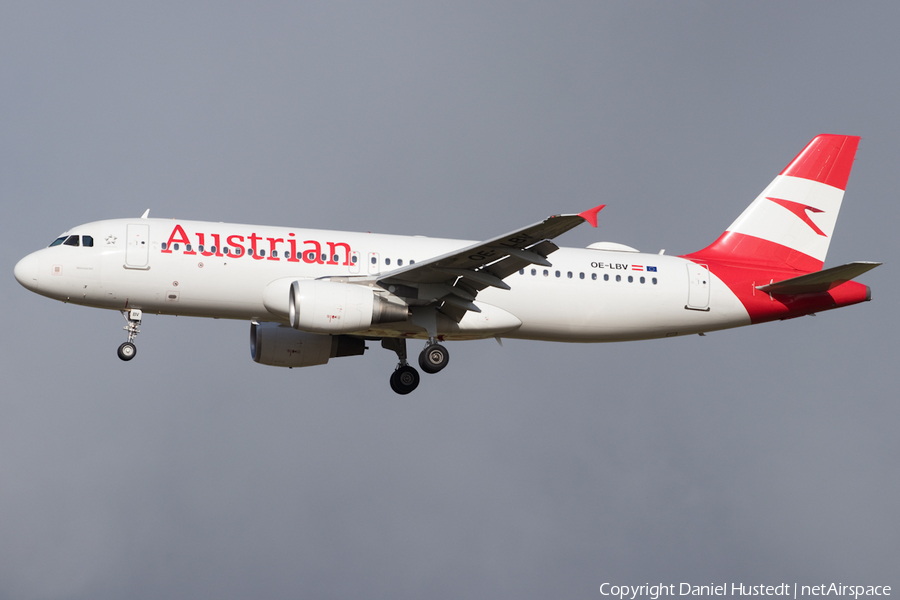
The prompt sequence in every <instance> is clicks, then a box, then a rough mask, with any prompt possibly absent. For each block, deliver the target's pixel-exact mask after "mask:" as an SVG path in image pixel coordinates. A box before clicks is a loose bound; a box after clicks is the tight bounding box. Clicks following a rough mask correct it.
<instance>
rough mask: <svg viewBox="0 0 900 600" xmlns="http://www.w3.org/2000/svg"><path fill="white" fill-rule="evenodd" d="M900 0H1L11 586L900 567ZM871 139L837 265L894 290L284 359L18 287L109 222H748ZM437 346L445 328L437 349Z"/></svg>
mask: <svg viewBox="0 0 900 600" xmlns="http://www.w3.org/2000/svg"><path fill="white" fill-rule="evenodd" d="M898 24H900V4H897V3H896V2H892V3H887V2H867V3H852V4H850V3H848V4H835V3H827V2H821V3H815V4H809V3H781V2H753V3H711V2H679V3H652V4H651V3H643V2H627V3H626V2H620V3H603V2H546V3H526V2H508V3H502V2H463V1H459V0H456V1H454V2H446V3H420V2H409V3H402V2H400V3H397V2H372V3H354V2H342V3H336V2H322V3H291V4H288V3H256V2H254V3H228V4H226V3H197V2H173V3H168V4H166V3H161V2H155V3H145V4H137V5H136V4H134V3H124V4H123V3H98V2H79V3H76V2H66V3H34V2H5V3H2V4H0V207H2V218H0V231H2V236H0V244H2V261H0V272H2V273H3V274H4V275H3V277H0V298H2V300H0V301H2V306H3V309H4V313H5V317H6V318H5V319H4V326H3V334H2V336H3V338H2V339H3V344H0V378H2V381H3V392H2V394H0V600H6V599H7V598H8V599H12V598H16V599H20V598H24V599H32V598H35V599H37V598H41V599H44V598H47V599H55V598H67V599H68V598H73V599H80V598H84V599H88V598H90V599H92V600H97V599H107V598H109V599H113V598H124V597H128V598H162V597H171V598H219V599H228V598H248V597H254V598H300V597H303V598H366V599H369V598H392V599H398V598H417V599H418V598H434V599H440V598H515V599H526V598H534V599H547V598H599V597H600V595H599V586H600V584H601V583H603V582H612V583H617V584H633V585H638V584H643V583H645V582H648V581H649V582H662V583H676V584H677V583H679V582H693V583H696V584H700V583H709V582H710V581H717V582H744V583H747V584H749V583H754V584H758V583H772V584H777V583H780V582H791V583H793V582H798V583H800V584H819V583H830V582H832V581H834V582H843V583H845V584H848V583H852V584H867V585H876V584H878V585H893V586H895V590H897V589H900V577H898V572H900V569H898V565H900V518H898V512H897V502H898V500H897V499H898V497H900V460H898V459H900V442H898V439H900V438H898V434H897V431H898V427H900V401H898V399H897V396H898V393H897V387H898V383H900V370H898V366H897V359H898V334H900V331H898V329H900V327H898V324H897V320H898V316H897V309H896V306H897V298H898V297H900V285H898V274H897V250H898V244H897V232H896V224H897V222H898V217H900V208H898V207H900V202H898V189H900V168H898V161H900V118H898V110H900V62H898V56H900V36H898V35H897V26H898ZM819 133H838V134H852V135H861V136H862V141H861V143H860V146H859V152H858V153H857V159H856V162H855V165H854V169H853V173H852V174H851V177H850V181H849V184H848V187H847V193H846V196H845V198H844V205H843V209H842V211H841V218H840V219H839V221H838V224H837V228H836V231H835V238H834V241H833V243H832V244H831V249H830V253H829V256H828V259H827V261H826V266H837V265H840V264H844V263H846V262H850V261H853V260H874V261H884V262H885V265H884V266H882V267H879V268H878V269H876V270H874V271H872V272H870V273H867V274H865V275H864V276H862V277H861V278H860V280H861V281H862V282H863V283H865V284H867V285H870V286H871V287H872V289H873V297H874V300H873V302H870V303H865V304H862V305H858V306H853V307H849V308H844V309H841V310H838V311H833V312H825V313H820V314H819V315H818V316H817V317H815V318H811V317H805V318H801V319H795V320H792V321H787V322H779V323H772V324H765V325H759V326H755V327H751V328H744V329H737V330H731V331H726V332H719V333H713V334H709V335H708V336H706V337H699V336H694V337H688V338H681V339H672V340H658V341H646V342H633V343H624V344H614V345H574V344H573V345H564V344H550V343H541V342H524V341H507V342H505V343H504V344H503V346H502V347H501V346H499V345H498V344H497V343H496V342H495V341H493V340H491V341H483V342H466V343H462V342H457V343H451V344H449V348H450V352H451V355H452V361H451V364H450V366H449V367H448V368H447V369H446V370H445V371H443V372H441V373H440V374H438V375H434V376H423V381H422V384H421V385H420V387H419V389H417V390H416V392H415V393H413V394H411V395H409V396H405V397H401V396H397V395H395V394H394V393H393V392H392V391H391V390H390V387H389V385H388V377H389V375H390V373H391V371H392V369H393V366H394V364H395V362H396V357H395V356H394V354H393V353H391V352H388V351H385V350H382V349H381V348H378V347H377V344H370V346H372V348H371V350H370V351H369V352H367V353H366V355H365V356H364V357H352V358H344V359H340V360H334V361H332V362H331V363H330V364H329V365H327V366H324V367H313V368H309V369H302V370H298V369H294V370H286V369H278V368H274V367H265V366H261V365H257V364H255V363H254V362H252V360H251V359H250V355H249V344H248V337H249V336H248V330H249V325H248V324H247V323H245V322H229V321H220V320H205V319H190V318H175V317H159V316H156V317H154V316H149V317H148V318H145V319H144V322H143V326H142V328H141V329H142V332H141V334H140V336H139V337H138V340H137V343H138V348H139V353H138V356H137V358H136V359H135V360H134V361H132V362H130V363H122V362H121V361H119V359H118V358H116V352H115V351H116V347H117V346H118V344H119V343H121V342H122V341H124V339H125V333H124V332H123V331H122V329H121V328H122V325H123V324H124V322H123V320H122V317H121V316H120V315H119V314H118V313H116V312H112V311H99V310H95V309H88V308H83V307H78V306H71V305H65V304H62V303H59V302H55V301H52V300H49V299H46V298H43V297H40V296H37V295H35V294H32V293H30V292H28V291H27V290H25V289H24V288H22V287H21V286H19V285H18V283H17V282H16V281H15V279H14V278H13V273H12V271H13V266H14V265H15V263H16V261H17V260H18V259H19V258H21V257H22V256H24V255H25V254H27V253H29V252H32V251H34V250H37V249H39V248H41V247H43V246H46V245H47V244H48V243H49V242H50V241H52V240H53V239H54V238H55V237H56V236H57V235H58V234H59V233H61V232H63V231H65V230H67V229H68V228H70V227H72V226H74V225H77V224H80V223H85V222H89V221H94V220H99V219H107V218H118V217H129V216H138V215H140V214H141V213H142V212H143V211H144V210H145V209H147V208H149V209H150V211H151V216H155V217H178V218H186V219H187V218H190V219H202V220H211V221H231V222H241V223H258V224H279V225H290V226H294V227H312V228H326V229H345V230H354V231H377V232H385V233H397V234H424V235H433V236H441V237H459V238H464V239H483V238H487V237H490V236H493V235H497V234H500V233H503V232H506V231H510V230H512V229H514V228H516V227H518V226H521V225H526V224H529V223H533V222H535V221H538V220H540V219H542V218H544V217H545V216H547V215H550V214H556V213H560V212H578V211H581V210H584V209H586V208H589V207H591V206H594V205H596V204H599V203H605V204H607V205H608V206H607V208H606V209H605V210H604V211H603V212H602V213H601V215H600V229H599V230H593V229H591V228H590V227H587V226H584V227H580V228H577V229H576V230H574V231H572V232H570V233H568V234H566V235H565V236H563V237H562V238H560V239H559V240H558V241H559V242H560V243H561V245H567V246H577V247H583V246H586V245H587V244H590V243H592V242H595V241H601V240H604V241H612V242H619V243H623V244H628V245H631V246H634V247H637V248H639V249H641V250H643V251H648V252H657V251H659V250H660V249H662V248H665V249H666V251H667V253H668V254H682V253H687V252H690V251H693V250H697V249H699V248H701V247H703V246H705V245H706V244H708V243H709V242H711V241H712V240H713V239H715V238H716V237H717V236H718V235H719V234H720V233H721V232H722V231H723V230H724V228H725V227H727V226H728V225H729V224H730V223H731V222H732V221H733V220H734V218H735V217H737V215H738V214H740V212H741V211H742V210H743V209H744V207H745V206H746V205H747V204H749V202H750V201H752V200H753V198H755V197H756V195H757V194H758V193H759V192H760V191H761V190H762V189H763V187H764V186H765V185H767V184H768V183H769V182H770V181H771V179H772V178H773V177H774V176H775V175H776V174H777V173H778V172H779V171H780V170H781V169H782V168H783V167H784V166H785V165H786V164H787V162H788V161H790V160H791V158H793V157H794V156H795V155H796V154H797V152H799V151H800V150H801V149H802V148H803V147H804V145H805V144H806V143H807V142H808V141H809V140H810V139H811V138H812V137H814V136H815V135H816V134H819ZM418 349H419V347H418V346H417V345H416V344H413V345H412V346H411V351H413V352H418Z"/></svg>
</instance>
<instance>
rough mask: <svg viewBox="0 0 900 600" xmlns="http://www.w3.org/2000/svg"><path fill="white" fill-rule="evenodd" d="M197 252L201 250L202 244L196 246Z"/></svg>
mask: <svg viewBox="0 0 900 600" xmlns="http://www.w3.org/2000/svg"><path fill="white" fill-rule="evenodd" d="M197 252H203V244H200V245H199V246H197Z"/></svg>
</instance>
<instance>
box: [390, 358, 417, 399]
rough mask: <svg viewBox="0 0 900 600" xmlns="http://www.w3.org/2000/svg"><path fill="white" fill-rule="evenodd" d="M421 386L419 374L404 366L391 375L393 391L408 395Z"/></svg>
mask: <svg viewBox="0 0 900 600" xmlns="http://www.w3.org/2000/svg"><path fill="white" fill-rule="evenodd" d="M418 386H419V372H418V371H416V370H415V369H413V368H412V367H410V366H409V365H404V366H402V367H400V368H399V369H397V370H396V371H394V372H393V373H392V374H391V389H392V390H394V391H395V392H397V393H398V394H401V395H406V394H408V393H410V392H411V391H413V390H414V389H416V388H417V387H418Z"/></svg>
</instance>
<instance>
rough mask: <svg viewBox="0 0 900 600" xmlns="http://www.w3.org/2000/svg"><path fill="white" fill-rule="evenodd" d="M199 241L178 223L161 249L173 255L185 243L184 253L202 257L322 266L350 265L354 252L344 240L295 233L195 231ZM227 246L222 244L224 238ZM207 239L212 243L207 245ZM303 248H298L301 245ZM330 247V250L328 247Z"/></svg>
mask: <svg viewBox="0 0 900 600" xmlns="http://www.w3.org/2000/svg"><path fill="white" fill-rule="evenodd" d="M194 235H195V237H196V242H197V244H196V245H194V240H192V239H191V237H190V236H189V235H188V234H187V232H185V230H184V228H183V227H182V226H181V225H175V228H174V229H173V230H172V233H171V234H170V235H169V239H168V241H166V243H165V246H163V249H162V250H161V252H162V253H163V254H171V253H172V252H173V251H176V252H177V251H180V250H181V245H183V246H184V250H183V251H182V252H183V253H184V254H193V255H196V254H199V255H201V256H230V257H232V258H240V257H242V256H245V255H246V256H250V257H251V258H253V259H254V260H281V259H282V258H283V259H284V260H286V261H287V262H301V261H302V262H305V263H317V264H320V265H348V266H349V265H351V264H352V263H353V262H355V260H353V257H352V255H353V252H352V250H350V244H347V243H344V242H319V241H317V240H303V241H300V240H299V239H297V238H296V234H294V233H288V234H287V239H284V238H274V237H265V238H264V237H260V236H258V235H256V233H251V234H250V235H248V236H243V235H237V234H235V235H228V236H224V235H221V234H218V233H211V234H209V237H208V238H207V234H205V233H195V234H194ZM223 237H224V238H225V245H224V246H223V245H222V238H223ZM207 241H208V242H209V245H207ZM299 244H302V247H299V248H298V245H299ZM325 248H327V251H326V250H325Z"/></svg>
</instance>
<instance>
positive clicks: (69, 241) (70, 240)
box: [63, 235, 78, 246]
mask: <svg viewBox="0 0 900 600" xmlns="http://www.w3.org/2000/svg"><path fill="white" fill-rule="evenodd" d="M63 245H64V246H77V245H78V236H77V235H70V236H69V237H67V238H66V241H64V242H63Z"/></svg>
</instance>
